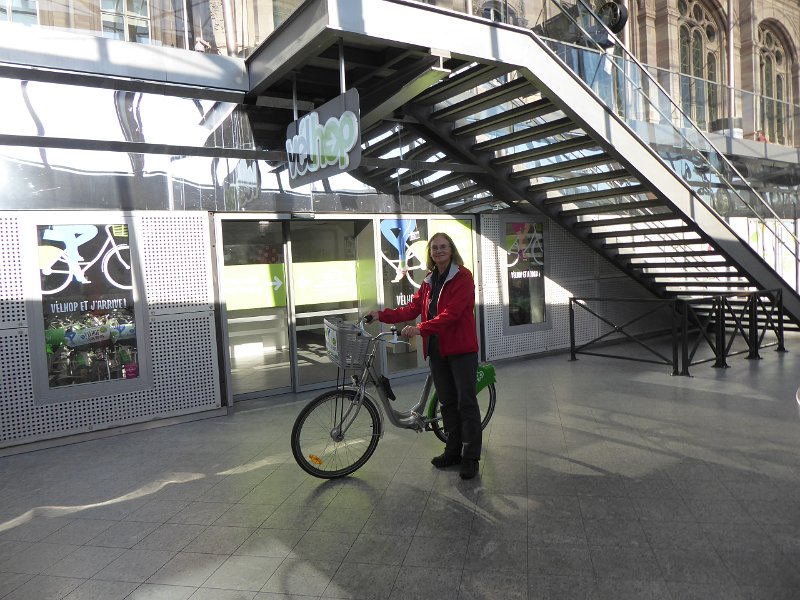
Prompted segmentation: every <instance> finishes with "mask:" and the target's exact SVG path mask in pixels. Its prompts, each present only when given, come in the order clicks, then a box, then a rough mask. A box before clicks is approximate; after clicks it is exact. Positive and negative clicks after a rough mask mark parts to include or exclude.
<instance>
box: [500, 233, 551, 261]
mask: <svg viewBox="0 0 800 600" xmlns="http://www.w3.org/2000/svg"><path fill="white" fill-rule="evenodd" d="M526 237H528V238H529V239H528V242H527V243H526V244H525V245H524V246H522V247H520V243H519V238H517V239H515V240H514V243H513V244H511V246H510V247H509V248H508V249H507V250H506V252H507V253H508V261H507V263H506V264H507V265H508V266H509V267H513V266H514V265H516V264H517V263H518V262H519V261H520V260H521V259H522V260H524V259H525V258H529V259H530V261H531V262H532V263H534V264H536V265H544V246H543V243H542V242H543V239H544V236H543V235H542V234H541V233H537V232H531V233H529V234H527V236H526Z"/></svg>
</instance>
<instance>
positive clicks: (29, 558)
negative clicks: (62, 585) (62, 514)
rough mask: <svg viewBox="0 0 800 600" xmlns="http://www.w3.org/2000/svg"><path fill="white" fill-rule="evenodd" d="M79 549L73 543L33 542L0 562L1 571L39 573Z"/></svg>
mask: <svg viewBox="0 0 800 600" xmlns="http://www.w3.org/2000/svg"><path fill="white" fill-rule="evenodd" d="M77 549H78V546H75V545H71V544H48V543H45V542H39V543H36V544H31V545H30V546H29V547H28V548H26V549H24V550H22V551H21V552H19V553H18V554H15V555H13V556H11V557H9V558H7V559H6V560H5V561H3V562H2V563H0V571H6V572H9V573H28V574H30V575H37V574H39V573H42V572H43V571H45V570H46V569H48V568H50V567H52V566H53V565H54V564H56V563H57V562H58V561H60V560H61V559H62V558H64V557H65V556H67V555H69V554H71V553H72V552H74V551H75V550H77Z"/></svg>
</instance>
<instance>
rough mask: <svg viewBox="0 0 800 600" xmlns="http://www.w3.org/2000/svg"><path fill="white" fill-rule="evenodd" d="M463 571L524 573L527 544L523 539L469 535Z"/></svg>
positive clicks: (526, 561)
mask: <svg viewBox="0 0 800 600" xmlns="http://www.w3.org/2000/svg"><path fill="white" fill-rule="evenodd" d="M464 569H465V571H474V572H503V571H510V572H513V573H525V572H526V571H527V570H528V545H527V542H525V541H518V540H507V539H502V538H497V537H483V536H475V535H473V536H471V537H470V540H469V545H468V546H467V556H466V559H465V561H464Z"/></svg>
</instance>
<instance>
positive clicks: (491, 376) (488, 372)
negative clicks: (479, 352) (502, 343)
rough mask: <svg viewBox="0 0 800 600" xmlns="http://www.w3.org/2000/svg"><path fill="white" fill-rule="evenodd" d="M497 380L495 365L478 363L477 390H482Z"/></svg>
mask: <svg viewBox="0 0 800 600" xmlns="http://www.w3.org/2000/svg"><path fill="white" fill-rule="evenodd" d="M496 381H497V375H496V374H495V372H494V365H493V364H490V363H486V364H484V365H478V383H477V387H476V388H475V391H476V392H480V391H481V390H482V389H483V388H485V387H488V386H489V384H491V383H495V382H496Z"/></svg>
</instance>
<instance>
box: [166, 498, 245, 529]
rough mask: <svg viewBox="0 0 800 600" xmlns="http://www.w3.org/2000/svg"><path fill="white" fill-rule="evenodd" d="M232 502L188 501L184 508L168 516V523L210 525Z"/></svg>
mask: <svg viewBox="0 0 800 600" xmlns="http://www.w3.org/2000/svg"><path fill="white" fill-rule="evenodd" d="M231 506H233V504H228V503H225V502H190V503H189V504H188V505H186V507H185V508H183V509H182V510H180V511H179V512H177V513H176V514H174V515H173V516H172V517H170V519H169V522H170V523H185V524H190V525H211V524H212V523H213V522H214V521H216V520H217V519H219V518H220V517H221V516H222V515H223V514H224V513H225V511H227V510H228V509H229V508H230V507H231Z"/></svg>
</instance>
